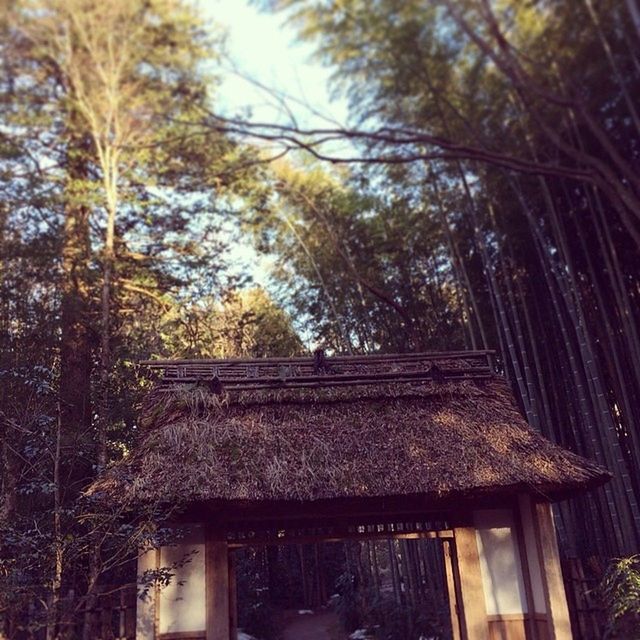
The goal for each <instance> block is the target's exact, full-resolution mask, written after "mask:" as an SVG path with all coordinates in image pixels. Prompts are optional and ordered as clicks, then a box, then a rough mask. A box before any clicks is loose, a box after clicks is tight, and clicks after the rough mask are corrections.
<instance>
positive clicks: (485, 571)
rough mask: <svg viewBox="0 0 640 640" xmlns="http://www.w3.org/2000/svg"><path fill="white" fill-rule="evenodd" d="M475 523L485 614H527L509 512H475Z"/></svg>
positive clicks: (511, 518) (520, 569)
mask: <svg viewBox="0 0 640 640" xmlns="http://www.w3.org/2000/svg"><path fill="white" fill-rule="evenodd" d="M474 520H475V526H476V539H477V542H478V553H479V555H480V571H481V573H482V584H483V588H484V595H485V602H486V607H487V615H490V616H491V615H504V614H522V613H527V599H526V596H525V589H524V580H523V578H522V567H521V565H520V556H519V554H518V549H517V539H516V537H515V529H514V522H513V515H512V513H511V511H509V510H508V509H491V510H483V511H476V512H475V514H474Z"/></svg>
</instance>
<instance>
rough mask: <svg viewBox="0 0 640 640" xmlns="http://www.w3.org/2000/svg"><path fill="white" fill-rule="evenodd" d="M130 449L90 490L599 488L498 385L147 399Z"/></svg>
mask: <svg viewBox="0 0 640 640" xmlns="http://www.w3.org/2000/svg"><path fill="white" fill-rule="evenodd" d="M141 424H142V430H143V434H142V436H141V441H140V443H139V445H138V447H137V448H136V449H135V451H134V452H133V453H132V454H131V455H129V456H128V457H127V458H126V459H124V460H123V461H122V462H120V463H118V464H116V465H115V466H114V467H112V468H111V469H110V470H108V471H107V473H106V474H104V476H103V477H102V478H101V479H99V480H98V481H97V482H96V484H95V485H94V486H93V488H92V492H93V493H96V492H101V493H104V494H105V495H106V496H108V497H110V498H112V499H114V500H118V501H122V500H124V501H127V502H130V503H135V502H138V501H156V500H161V501H167V502H170V503H174V504H185V503H187V502H193V501H204V500H212V499H217V500H220V499H222V500H251V501H261V500H305V501H306V500H317V499H326V498H344V497H370V496H391V495H407V494H426V495H429V496H433V497H439V498H442V497H449V496H462V495H466V496H469V495H476V494H480V493H483V494H486V493H487V492H500V493H512V492H516V491H523V490H530V491H537V492H543V493H544V494H546V495H548V496H551V497H553V496H557V495H558V494H560V493H565V492H567V491H570V490H574V489H581V488H586V487H589V486H595V485H597V484H600V483H602V482H605V481H606V480H607V479H608V477H609V474H608V473H607V471H605V470H604V469H602V468H601V467H599V466H598V465H596V464H594V463H592V462H590V461H588V460H585V459H584V458H581V457H579V456H577V455H575V454H573V453H571V452H569V451H566V450H564V449H562V448H560V447H558V446H557V445H554V444H552V443H551V442H549V441H548V440H546V439H545V438H543V437H542V436H541V435H539V434H538V433H536V432H535V431H533V430H532V429H530V428H529V427H528V425H527V424H526V422H525V421H524V419H523V418H522V416H521V414H520V413H519V411H518V408H517V407H516V405H515V403H514V401H513V398H512V395H511V392H510V391H509V389H508V387H507V385H506V383H505V382H504V381H502V380H501V379H498V378H494V379H491V380H488V381H486V382H455V383H453V382H449V383H446V382H445V383H434V382H427V383H422V384H419V385H408V384H397V385H384V386H381V385H378V386H363V387H354V388H333V389H332V388H323V389H313V390H311V389H308V390H300V389H298V390H286V389H285V390H279V391H274V390H270V391H251V392H248V391H241V392H234V394H233V395H229V394H222V395H214V394H212V393H209V392H208V391H206V390H205V389H202V388H191V389H190V390H181V391H176V392H166V391H165V392H162V393H156V394H152V395H151V396H150V397H149V399H148V401H147V403H146V406H145V408H144V411H143V414H142V419H141Z"/></svg>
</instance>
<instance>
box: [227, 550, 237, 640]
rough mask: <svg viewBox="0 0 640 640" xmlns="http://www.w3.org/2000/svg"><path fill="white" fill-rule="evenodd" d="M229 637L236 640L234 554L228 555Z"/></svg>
mask: <svg viewBox="0 0 640 640" xmlns="http://www.w3.org/2000/svg"><path fill="white" fill-rule="evenodd" d="M229 637H230V638H231V640H238V583H237V580H236V554H235V553H229Z"/></svg>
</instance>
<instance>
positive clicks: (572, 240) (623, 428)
mask: <svg viewBox="0 0 640 640" xmlns="http://www.w3.org/2000/svg"><path fill="white" fill-rule="evenodd" d="M269 8H270V9H272V10H279V11H282V12H283V15H284V16H285V17H287V18H288V19H289V20H290V21H291V22H292V23H293V24H294V25H296V26H297V27H298V29H299V33H300V36H301V37H302V38H305V39H309V40H312V41H313V42H315V43H316V44H317V51H318V56H319V57H320V59H322V60H323V61H325V62H326V63H327V64H328V65H330V66H332V68H334V69H335V70H336V71H335V86H336V90H337V91H342V92H343V94H344V95H345V96H346V97H347V98H348V99H349V101H350V105H351V114H352V126H351V127H350V128H335V127H334V126H333V125H328V126H327V128H325V129H301V128H298V127H296V126H294V123H291V124H290V125H273V124H264V123H255V122H241V121H237V120H235V121H233V120H228V119H227V120H225V119H222V118H219V117H218V118H215V117H210V119H209V124H210V126H211V127H213V128H214V129H219V128H223V129H226V130H227V131H235V132H239V133H242V134H244V135H248V136H252V137H254V138H262V139H268V140H273V139H274V138H276V139H277V138H279V139H281V140H282V144H283V145H284V146H285V148H298V149H299V148H302V149H304V150H305V151H307V152H310V154H311V155H312V156H315V158H316V159H325V160H329V161H331V162H332V164H333V165H334V167H337V168H336V169H335V170H332V171H331V172H329V173H326V172H325V174H324V178H319V177H318V176H317V175H315V176H314V173H313V172H314V171H316V172H318V173H322V170H320V169H318V168H317V165H314V167H315V168H312V170H311V171H310V170H309V168H306V169H301V170H300V171H297V170H292V169H291V167H290V166H285V167H282V168H281V169H280V173H279V174H278V172H276V174H277V175H276V189H277V191H278V193H279V194H280V198H281V199H280V200H279V201H278V205H277V206H276V207H275V209H276V210H277V212H276V213H273V214H272V215H271V217H270V218H269V217H268V216H267V218H265V219H266V220H267V224H268V225H271V228H272V229H277V232H276V233H274V234H273V235H272V236H271V237H272V238H273V243H272V246H271V249H272V250H274V251H276V252H277V253H280V255H281V256H282V264H283V272H282V273H283V276H284V278H285V280H288V281H289V282H290V283H291V282H293V283H295V282H296V280H297V279H298V278H299V277H300V276H301V275H302V276H303V278H304V283H302V284H299V286H298V287H297V288H296V289H295V296H296V297H295V301H294V304H296V305H297V306H298V307H299V308H300V309H301V310H304V311H305V312H306V313H308V314H309V315H310V316H311V317H312V318H314V320H315V321H316V322H318V323H320V326H321V327H324V329H323V332H324V333H323V335H325V336H326V337H327V339H328V340H329V341H330V342H331V343H332V344H334V345H335V347H336V348H338V349H341V350H349V349H357V350H370V349H380V348H382V349H388V350H405V349H419V348H446V347H449V348H451V347H453V346H467V347H472V348H473V347H483V348H484V347H490V348H496V349H497V350H498V353H499V354H500V361H501V363H502V367H503V368H504V372H505V374H506V375H507V376H508V378H509V380H510V381H511V383H512V385H513V387H514V389H515V390H516V391H517V393H518V395H519V398H520V401H521V406H522V409H523V411H524V412H525V413H526V415H527V417H528V419H529V421H530V423H531V424H532V425H534V426H535V427H536V428H537V429H540V430H541V431H542V432H543V433H545V434H546V435H547V436H549V437H550V438H551V439H553V440H555V441H556V442H560V443H562V444H564V445H565V446H567V447H569V448H571V449H574V450H576V451H580V452H582V453H583V454H585V455H587V456H589V457H591V458H594V459H596V460H598V461H600V462H601V463H602V464H604V465H605V466H607V467H608V468H609V469H611V470H612V471H614V473H615V478H614V480H613V482H612V483H611V484H610V485H609V486H608V487H607V488H605V489H604V490H602V491H601V492H600V493H599V494H598V495H597V497H596V498H595V499H593V500H591V499H585V500H581V501H577V502H573V503H568V504H566V505H563V506H562V507H561V508H560V513H559V516H560V518H559V523H560V527H561V532H562V536H563V538H564V544H565V551H566V552H567V553H569V554H573V553H577V554H579V555H598V556H600V557H611V556H612V555H619V554H625V553H627V554H628V553H631V552H633V551H634V550H637V548H638V542H639V536H640V507H639V504H640V503H639V499H640V476H639V473H638V471H639V469H640V446H639V445H640V436H639V435H638V434H639V433H640V423H639V420H640V415H639V411H638V406H639V400H640V396H639V394H640V371H639V369H638V362H639V360H638V355H639V354H640V342H639V332H638V313H639V308H638V303H639V299H638V295H639V293H640V291H639V288H638V284H639V281H638V266H639V264H640V263H639V261H638V251H639V249H640V242H639V241H638V230H639V228H640V227H639V225H638V216H639V214H640V201H639V200H638V197H639V196H640V190H639V189H638V184H637V168H638V160H639V158H638V154H639V151H640V150H639V147H638V143H639V134H640V127H639V126H638V125H639V124H640V121H639V120H638V113H637V104H636V103H637V100H634V96H637V95H638V90H639V88H640V87H639V84H638V82H639V79H640V78H639V75H638V73H639V71H640V66H639V64H638V63H639V60H638V57H637V50H638V46H637V45H638V38H639V36H640V32H639V31H638V25H637V22H634V21H633V19H632V18H633V16H636V17H637V6H636V4H635V2H633V0H632V1H630V2H628V3H626V4H625V3H616V2H600V3H594V2H592V1H591V0H581V1H580V2H562V3H548V2H544V1H540V2H532V3H520V2H502V3H489V2H486V1H485V0H477V1H475V0H474V1H471V0H470V1H468V2H450V1H448V0H443V1H442V2H419V1H417V2H411V1H410V2H393V1H390V0H389V1H384V0H381V1H379V2H374V3H370V2H358V1H353V2H347V3H331V2H329V3H326V2H317V3H316V2H301V1H300V2H296V1H295V0H293V1H288V2H287V1H283V2H275V3H272V4H271V5H270V6H269ZM327 140H329V141H330V144H331V145H334V146H333V147H332V146H327V144H326V141H327ZM336 140H342V141H346V142H347V145H346V148H347V151H346V152H345V150H344V149H345V147H344V143H343V147H342V148H341V149H338V150H337V149H336V147H335V144H336ZM344 165H350V168H349V169H348V170H347V169H345V168H344ZM340 167H342V169H341V168H340ZM354 167H356V168H354ZM323 179H324V183H323V182H322V180H323ZM283 203H284V204H283ZM336 261H338V262H339V263H340V269H337V268H336ZM292 262H293V263H294V264H295V265H296V267H295V269H294V270H293V273H294V275H292V274H291V272H290V270H289V271H287V269H286V268H285V265H286V264H291V263H292Z"/></svg>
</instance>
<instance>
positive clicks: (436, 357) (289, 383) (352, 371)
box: [142, 352, 495, 393]
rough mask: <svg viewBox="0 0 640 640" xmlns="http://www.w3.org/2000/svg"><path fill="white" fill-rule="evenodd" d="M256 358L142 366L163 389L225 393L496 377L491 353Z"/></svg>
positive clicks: (168, 362) (149, 362)
mask: <svg viewBox="0 0 640 640" xmlns="http://www.w3.org/2000/svg"><path fill="white" fill-rule="evenodd" d="M316 355H318V356H319V359H317V358H316V357H299V358H250V359H240V360H155V361H145V362H143V363H142V364H143V365H144V366H146V367H148V368H150V369H152V370H160V371H161V372H162V378H161V379H160V381H159V383H158V389H160V390H171V389H172V388H174V387H175V386H176V385H182V384H195V383H199V382H203V383H211V384H210V389H211V391H212V392H215V393H219V392H220V391H222V389H227V390H231V389H253V390H255V389H271V388H289V387H291V388H300V387H335V386H345V385H347V386H354V385H363V384H378V383H381V382H393V383H401V382H402V383H410V382H419V381H426V380H431V381H433V382H435V383H440V382H444V381H445V380H458V379H464V380H466V379H486V378H491V377H494V376H495V373H494V371H493V369H492V365H491V360H490V354H489V353H488V352H453V353H411V354H388V355H384V356H379V355H369V356H336V357H325V356H324V355H323V354H316Z"/></svg>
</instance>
